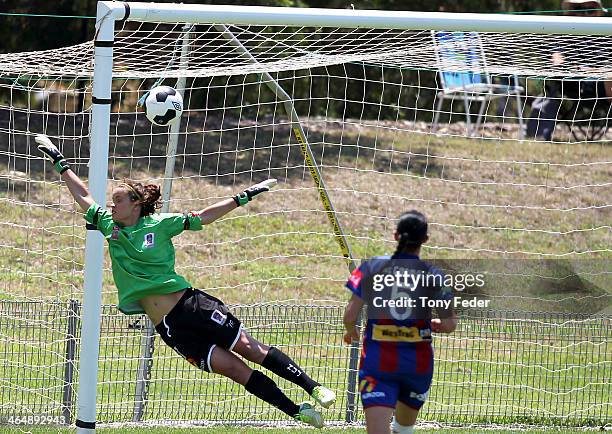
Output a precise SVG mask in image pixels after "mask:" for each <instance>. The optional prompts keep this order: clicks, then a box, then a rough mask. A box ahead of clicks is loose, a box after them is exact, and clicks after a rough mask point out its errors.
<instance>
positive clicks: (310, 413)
mask: <svg viewBox="0 0 612 434" xmlns="http://www.w3.org/2000/svg"><path fill="white" fill-rule="evenodd" d="M293 418H294V419H295V420H297V421H300V422H304V423H307V424H308V425H311V426H314V427H315V428H323V416H321V413H319V412H318V411H317V410H315V409H314V407H313V406H312V405H311V404H309V403H307V402H304V403H302V404H300V412H299V413H298V414H296V415H295V416H293Z"/></svg>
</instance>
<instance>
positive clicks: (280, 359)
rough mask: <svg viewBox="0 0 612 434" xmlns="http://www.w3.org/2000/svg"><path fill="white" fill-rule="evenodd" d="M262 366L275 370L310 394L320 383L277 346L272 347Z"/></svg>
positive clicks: (280, 375) (277, 373)
mask: <svg viewBox="0 0 612 434" xmlns="http://www.w3.org/2000/svg"><path fill="white" fill-rule="evenodd" d="M261 366H263V367H264V368H266V369H269V370H270V371H272V372H274V373H275V374H276V375H278V376H279V377H282V378H284V379H285V380H289V381H291V382H292V383H294V384H297V385H298V386H300V387H301V388H302V389H304V390H305V391H306V393H308V394H309V395H311V394H312V391H313V389H314V388H315V387H317V386H320V384H319V383H317V382H316V381H314V380H313V379H311V378H310V377H309V376H308V375H306V373H305V372H304V371H302V369H301V368H300V367H299V366H298V364H297V363H295V362H294V361H293V360H291V358H289V356H287V355H286V354H285V353H283V352H282V351H281V350H279V349H278V348H275V347H270V350H269V351H268V354H267V355H266V358H265V359H263V362H261Z"/></svg>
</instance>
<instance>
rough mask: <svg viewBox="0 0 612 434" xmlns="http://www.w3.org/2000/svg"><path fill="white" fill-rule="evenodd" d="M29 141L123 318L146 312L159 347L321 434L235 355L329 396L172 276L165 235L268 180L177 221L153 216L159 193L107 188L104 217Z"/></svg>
mask: <svg viewBox="0 0 612 434" xmlns="http://www.w3.org/2000/svg"><path fill="white" fill-rule="evenodd" d="M35 140H36V142H37V143H38V144H39V146H38V148H39V149H40V151H42V152H43V153H44V154H46V156H48V157H49V158H50V159H51V161H52V162H53V165H54V167H55V169H56V170H57V171H58V172H59V173H60V175H61V178H62V179H63V180H64V181H65V182H66V185H67V186H68V189H69V190H70V193H71V194H72V196H73V197H74V199H75V201H76V202H77V203H78V204H79V206H80V207H81V209H82V210H83V211H84V212H85V220H86V221H87V222H89V223H90V224H92V225H94V226H95V227H96V228H97V230H99V231H100V232H101V233H102V234H103V235H104V237H105V238H106V240H107V241H108V244H109V253H110V258H111V262H112V270H113V278H114V281H115V284H116V286H117V289H118V292H119V304H118V308H119V310H121V311H122V312H123V313H125V314H127V315H133V314H141V313H146V314H147V316H148V317H149V318H150V319H151V321H152V322H153V324H155V328H156V330H157V332H158V333H159V334H160V336H161V338H162V339H163V340H164V342H166V344H168V345H169V346H170V347H172V348H173V349H174V350H175V351H176V352H177V353H179V354H180V355H181V356H182V357H184V358H185V359H187V361H188V362H189V363H191V364H192V365H194V366H196V367H198V368H200V369H202V370H203V371H206V372H214V373H217V374H221V375H224V376H226V377H228V378H230V379H232V380H233V381H235V382H237V383H239V384H241V385H243V386H244V387H245V389H246V390H247V391H249V392H250V393H252V394H253V395H255V396H257V397H258V398H260V399H263V400H264V401H266V402H268V403H270V404H272V405H273V406H275V407H276V408H278V409H279V410H281V411H282V412H284V413H285V414H287V415H289V416H290V417H293V418H294V419H296V420H298V421H300V422H304V423H307V424H309V425H312V426H315V427H317V428H321V427H322V426H323V418H322V416H321V414H320V413H319V412H318V411H317V410H315V409H314V407H313V406H312V405H311V404H309V403H302V404H301V405H297V404H295V403H294V402H293V401H291V400H290V399H289V398H288V397H287V396H286V395H285V394H284V393H283V392H282V391H281V390H280V389H279V388H278V386H277V385H276V383H275V382H274V381H273V380H272V379H270V378H269V377H268V376H266V375H265V374H263V373H262V372H260V371H258V370H253V369H251V368H250V367H248V366H247V365H246V363H245V362H244V361H243V360H242V359H241V358H239V357H237V356H236V354H239V355H241V356H242V357H244V358H245V359H247V360H249V361H251V362H254V363H256V364H259V365H261V366H263V367H264V368H267V369H269V370H270V371H272V372H274V373H275V374H277V375H278V376H280V377H282V378H285V379H286V380H289V381H291V382H293V383H294V384H296V385H298V386H300V387H301V388H302V389H304V390H305V391H306V392H307V393H308V394H309V395H311V396H312V397H313V398H314V400H315V401H317V402H318V403H319V404H320V405H321V406H323V407H325V408H328V407H330V406H331V405H332V404H333V403H334V401H335V398H336V397H335V394H334V392H333V391H332V390H330V389H328V388H326V387H323V386H321V385H320V384H319V383H317V382H316V381H314V380H312V379H311V378H310V377H308V375H306V373H305V372H304V371H302V369H301V368H300V367H299V366H298V365H297V363H295V362H294V361H293V360H291V359H290V358H289V357H288V356H287V355H286V354H284V353H283V352H282V351H280V350H279V349H277V348H275V347H270V346H267V345H265V344H263V343H261V342H259V341H257V340H256V339H254V338H253V337H252V336H250V335H249V334H248V333H247V332H246V330H245V329H244V328H243V326H242V324H241V322H240V320H238V319H237V318H236V317H235V316H234V315H232V313H231V312H229V311H228V309H227V307H226V306H225V304H223V302H222V301H221V300H219V299H217V298H215V297H212V296H210V295H208V294H206V293H205V292H203V291H200V290H198V289H194V288H193V287H192V286H191V284H190V283H189V282H187V281H186V280H185V279H184V278H183V277H182V276H180V275H178V274H177V273H176V272H175V271H174V259H175V251H174V247H173V245H172V241H171V240H172V237H174V236H176V235H178V234H180V233H181V232H183V231H184V230H192V231H197V230H201V229H202V225H207V224H210V223H212V222H214V221H215V220H217V219H218V218H220V217H222V216H224V215H225V214H227V213H229V212H230V211H232V210H233V209H235V208H237V207H239V206H243V205H246V204H247V203H248V202H249V201H250V200H252V199H253V198H254V197H255V196H257V195H258V194H260V193H263V192H266V191H269V190H270V187H271V186H272V185H274V183H275V180H272V179H270V180H267V181H264V182H262V183H259V184H256V185H253V186H252V187H249V188H248V189H246V190H245V191H243V192H242V193H240V194H237V195H235V196H234V197H232V198H228V199H225V200H222V201H220V202H217V203H215V204H214V205H211V206H209V207H207V208H205V209H203V210H201V211H197V212H190V213H186V214H184V215H183V214H158V213H155V210H156V209H157V208H158V207H159V205H160V203H159V198H160V196H161V194H160V189H159V187H158V186H156V185H143V184H141V183H135V182H132V181H129V180H126V181H125V182H123V183H121V184H119V185H118V186H116V187H115V188H114V189H113V192H112V205H111V207H110V208H111V211H110V212H109V211H108V210H107V209H104V208H102V207H101V206H100V205H98V204H97V203H95V202H94V200H93V198H92V196H91V194H90V192H89V190H88V189H87V187H86V186H85V184H84V183H83V182H82V181H81V180H80V179H79V177H78V176H77V175H76V174H75V173H74V172H73V171H72V170H70V167H69V165H68V163H67V162H66V160H65V158H64V156H63V155H62V154H61V153H60V151H59V150H58V149H57V148H56V146H55V145H54V144H53V143H52V142H51V140H49V138H48V137H47V136H45V135H37V136H36V138H35ZM235 353H236V354H235Z"/></svg>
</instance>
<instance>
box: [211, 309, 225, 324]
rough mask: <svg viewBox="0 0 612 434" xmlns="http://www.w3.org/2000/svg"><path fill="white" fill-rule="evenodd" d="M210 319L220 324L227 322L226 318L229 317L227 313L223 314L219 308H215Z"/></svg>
mask: <svg viewBox="0 0 612 434" xmlns="http://www.w3.org/2000/svg"><path fill="white" fill-rule="evenodd" d="M210 319H211V320H213V321H214V322H216V323H217V324H219V325H223V324H225V320H226V319H227V315H224V314H222V313H221V312H220V311H219V310H218V309H215V310H214V311H213V313H212V314H211V315H210Z"/></svg>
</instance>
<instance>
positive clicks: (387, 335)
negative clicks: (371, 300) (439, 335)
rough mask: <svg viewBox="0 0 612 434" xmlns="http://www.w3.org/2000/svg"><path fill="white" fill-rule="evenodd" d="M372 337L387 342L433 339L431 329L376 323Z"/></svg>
mask: <svg viewBox="0 0 612 434" xmlns="http://www.w3.org/2000/svg"><path fill="white" fill-rule="evenodd" d="M372 339H373V340H375V341H387V342H421V341H426V340H430V339H431V330H430V329H419V328H418V327H403V326H396V325H381V324H374V327H372Z"/></svg>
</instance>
